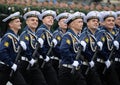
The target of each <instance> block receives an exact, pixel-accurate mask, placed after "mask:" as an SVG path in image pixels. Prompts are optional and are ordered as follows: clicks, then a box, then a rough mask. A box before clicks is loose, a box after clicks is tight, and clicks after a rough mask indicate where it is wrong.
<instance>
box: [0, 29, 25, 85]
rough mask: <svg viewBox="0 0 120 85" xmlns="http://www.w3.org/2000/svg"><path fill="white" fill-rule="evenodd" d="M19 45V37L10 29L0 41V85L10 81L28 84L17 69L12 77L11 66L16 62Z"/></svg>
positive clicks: (14, 83)
mask: <svg viewBox="0 0 120 85" xmlns="http://www.w3.org/2000/svg"><path fill="white" fill-rule="evenodd" d="M18 47H19V38H18V35H16V34H15V33H14V32H13V31H12V30H10V29H9V30H8V31H7V33H6V34H5V35H4V36H3V38H2V40H1V42H0V85H6V83H7V82H8V81H10V82H11V83H12V84H13V85H26V82H25V80H24V78H23V76H22V75H21V73H20V72H19V71H18V70H17V71H15V72H13V75H12V77H10V72H11V70H12V69H11V66H12V65H13V64H14V62H15V59H16V56H17V53H18Z"/></svg>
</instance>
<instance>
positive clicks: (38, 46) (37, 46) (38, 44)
mask: <svg viewBox="0 0 120 85" xmlns="http://www.w3.org/2000/svg"><path fill="white" fill-rule="evenodd" d="M39 48H40V43H39V42H37V45H36V49H35V50H34V52H33V54H32V58H35V57H36V54H37V51H38V49H39ZM30 67H31V64H30V63H29V64H28V66H27V70H29V69H30Z"/></svg>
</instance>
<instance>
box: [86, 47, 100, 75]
mask: <svg viewBox="0 0 120 85" xmlns="http://www.w3.org/2000/svg"><path fill="white" fill-rule="evenodd" d="M98 51H99V50H98V46H97V48H96V51H95V53H94V55H93V57H92V59H91V61H94V59H95V58H96V56H97V53H98ZM89 70H90V66H88V67H87V70H86V72H85V75H87V74H88V72H89Z"/></svg>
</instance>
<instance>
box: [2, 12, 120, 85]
mask: <svg viewBox="0 0 120 85" xmlns="http://www.w3.org/2000/svg"><path fill="white" fill-rule="evenodd" d="M20 17H21V16H20V12H16V13H13V14H11V15H9V16H8V17H6V18H5V19H3V22H5V23H7V25H8V31H7V32H6V34H5V35H4V36H3V37H2V39H1V42H0V84H1V85H6V83H7V82H8V81H10V82H11V83H12V84H13V85H120V68H119V64H120V58H119V53H120V52H119V43H120V36H119V35H120V32H119V28H120V12H119V11H118V12H113V11H102V12H98V11H90V12H89V13H88V14H87V15H85V14H84V13H82V12H75V13H73V14H70V13H67V12H65V13H61V14H59V15H58V16H56V12H55V11H53V10H46V11H44V12H42V13H41V14H40V12H38V11H29V12H27V13H25V14H24V15H23V18H24V20H25V21H26V27H25V28H24V31H23V32H22V33H21V34H20V36H19V35H18V31H19V30H20V29H21V21H20ZM54 19H56V20H57V21H58V28H57V30H56V31H54V32H53V33H52V32H51V30H52V29H51V28H52V25H53V24H54ZM39 20H41V21H42V24H41V25H40V26H39ZM115 22H116V25H115ZM84 23H86V27H85V28H84V29H83V24H84Z"/></svg>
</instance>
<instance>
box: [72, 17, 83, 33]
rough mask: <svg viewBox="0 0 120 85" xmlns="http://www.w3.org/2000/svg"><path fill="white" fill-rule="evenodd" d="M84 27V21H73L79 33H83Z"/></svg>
mask: <svg viewBox="0 0 120 85" xmlns="http://www.w3.org/2000/svg"><path fill="white" fill-rule="evenodd" d="M82 27H83V20H82V19H76V20H74V21H73V28H75V29H76V30H78V31H81V30H82Z"/></svg>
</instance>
